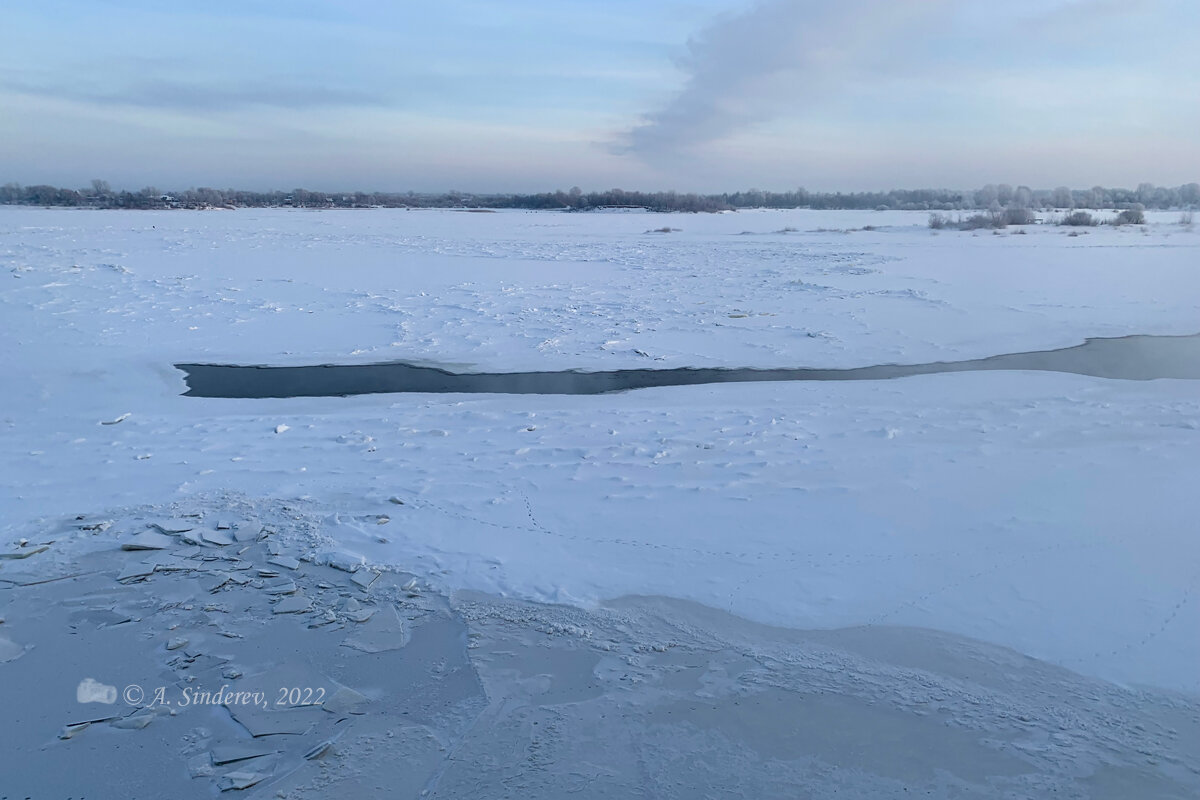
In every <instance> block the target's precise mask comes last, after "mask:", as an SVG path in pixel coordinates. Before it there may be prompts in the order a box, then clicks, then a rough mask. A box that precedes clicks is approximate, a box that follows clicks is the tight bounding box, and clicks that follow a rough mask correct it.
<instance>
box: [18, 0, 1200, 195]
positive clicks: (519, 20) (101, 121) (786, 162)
mask: <svg viewBox="0 0 1200 800" xmlns="http://www.w3.org/2000/svg"><path fill="white" fill-rule="evenodd" d="M1197 32H1200V3H1197V2H1195V0H1004V2H1001V3H996V2H992V0H837V2H831V0H819V1H815V0H602V1H601V0H560V1H559V2H556V3H547V2H545V0H504V2H496V0H440V1H439V2H438V3H436V4H433V3H408V2H404V3H400V2H394V1H387V0H289V2H287V3H280V2H269V1H268V0H237V1H236V2H228V1H226V0H206V2H203V3H186V4H185V3H172V2H162V1H161V0H158V2H149V0H7V1H6V3H5V10H4V24H3V25H2V26H0V43H2V46H0V183H4V182H9V181H15V182H18V183H23V184H34V183H49V184H53V185H60V186H68V187H81V186H85V185H87V184H88V183H89V182H90V180H91V179H93V178H100V179H104V180H108V181H109V182H110V183H111V184H112V185H113V186H114V187H117V188H128V189H139V188H142V187H144V186H156V187H158V188H160V189H163V190H170V189H175V190H178V189H184V188H188V187H194V186H212V187H218V188H226V187H236V188H245V189H291V188H297V187H307V188H314V189H325V190H330V191H337V190H364V191H409V190H414V191H446V190H451V189H455V190H461V191H478V192H525V191H543V190H553V189H560V188H561V189H566V188H569V187H571V186H575V185H578V186H580V187H582V188H583V189H584V190H602V189H610V188H615V187H620V188H624V189H640V190H660V189H676V190H680V191H701V192H715V191H733V190H737V189H746V188H751V187H754V188H762V189H774V190H782V189H794V188H796V187H799V186H803V187H805V188H808V189H810V190H825V191H830V190H843V191H858V190H876V189H889V188H920V187H938V188H942V187H944V188H963V189H965V188H973V187H977V186H981V185H983V184H986V183H1011V184H1014V185H1015V184H1027V185H1030V186H1033V187H1035V188H1049V187H1053V186H1058V185H1068V186H1072V187H1077V188H1083V187H1090V186H1093V185H1096V184H1100V185H1105V186H1130V187H1132V186H1135V185H1136V184H1138V183H1141V182H1145V181H1148V182H1152V183H1156V184H1158V185H1170V186H1175V185H1179V184H1182V183H1188V182H1192V181H1196V180H1200V147H1197V146H1196V143H1197V131H1200V47H1197V46H1196V43H1195V36H1196V34H1197Z"/></svg>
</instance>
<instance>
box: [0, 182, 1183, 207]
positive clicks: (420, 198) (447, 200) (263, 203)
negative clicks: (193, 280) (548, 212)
mask: <svg viewBox="0 0 1200 800" xmlns="http://www.w3.org/2000/svg"><path fill="white" fill-rule="evenodd" d="M0 204H7V205H34V206H68V207H88V208H214V207H217V208H220V207H249V208H268V207H270V208H274V207H295V208H377V207H383V208H524V209H561V210H567V211H589V210H593V209H601V208H645V209H649V210H651V211H728V210H732V209H738V208H814V209H876V210H899V211H960V210H970V209H988V210H993V211H994V210H997V209H1009V208H1044V209H1051V208H1058V209H1073V208H1111V209H1126V208H1132V207H1133V206H1135V205H1140V206H1141V207H1143V208H1148V209H1189V208H1196V207H1198V206H1200V184H1197V183H1188V184H1185V185H1183V186H1177V187H1175V188H1167V187H1163V186H1154V185H1153V184H1149V183H1143V184H1141V185H1139V186H1138V187H1137V188H1136V189H1108V188H1105V187H1103V186H1093V187H1092V188H1091V189H1068V188H1067V187H1065V186H1060V187H1058V188H1056V189H1030V188H1029V187H1028V186H1017V187H1016V188H1014V187H1012V186H1010V185H1008V184H1003V183H1002V184H998V185H994V184H989V185H987V186H984V187H983V188H982V189H977V190H975V191H966V192H964V191H952V190H949V189H893V190H891V191H888V192H851V193H844V192H810V191H807V190H805V189H796V190H795V191H790V192H766V191H761V190H759V189H748V190H746V191H744V192H733V193H724V194H685V193H681V192H629V191H625V190H623V189H610V190H608V191H604V192H584V191H582V190H581V189H579V188H578V187H574V188H572V189H571V190H569V191H565V192H564V191H557V192H542V193H540V194H471V193H467V192H453V191H452V192H446V193H443V194H419V193H416V192H404V193H400V192H313V191H309V190H307V189H294V190H292V191H290V192H252V191H245V190H241V189H208V188H200V189H187V190H185V191H178V192H160V191H159V190H158V189H156V188H154V187H152V186H151V187H146V188H145V189H141V190H139V191H136V192H129V191H114V190H113V189H112V188H111V187H110V186H109V184H108V182H107V181H102V180H94V181H92V183H91V186H88V187H86V188H83V189H62V188H58V187H55V186H45V185H39V186H21V185H19V184H16V183H8V184H5V185H3V186H0Z"/></svg>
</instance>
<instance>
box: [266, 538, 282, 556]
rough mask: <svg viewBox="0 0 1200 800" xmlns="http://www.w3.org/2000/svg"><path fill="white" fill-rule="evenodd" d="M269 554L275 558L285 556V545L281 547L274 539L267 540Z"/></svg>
mask: <svg viewBox="0 0 1200 800" xmlns="http://www.w3.org/2000/svg"><path fill="white" fill-rule="evenodd" d="M267 552H268V553H270V554H271V555H273V556H281V555H283V545H281V544H280V543H279V542H277V541H275V540H274V539H268V540H267Z"/></svg>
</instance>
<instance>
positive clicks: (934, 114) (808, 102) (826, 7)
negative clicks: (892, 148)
mask: <svg viewBox="0 0 1200 800" xmlns="http://www.w3.org/2000/svg"><path fill="white" fill-rule="evenodd" d="M1197 21H1200V12H1198V8H1197V6H1196V5H1195V4H1194V3H1193V2H1192V0H1186V1H1185V0H1009V1H1008V2H1006V3H1004V4H1001V5H995V4H978V5H975V4H963V3H955V2H953V0H922V2H897V1H896V0H839V2H836V3H831V2H828V0H760V1H759V2H757V3H756V4H755V5H753V6H751V7H750V8H748V9H747V10H746V11H744V12H742V13H740V14H738V15H735V16H729V17H725V18H722V19H719V20H717V21H716V22H715V23H714V24H712V25H710V26H709V27H707V28H706V29H704V30H703V31H701V32H700V33H699V34H697V35H696V36H695V37H694V38H693V39H692V40H691V41H689V42H688V45H687V51H686V54H685V56H684V57H683V58H682V59H681V61H680V68H681V70H682V71H683V74H684V83H683V86H682V88H681V89H680V90H679V91H678V92H677V93H676V94H675V95H674V96H672V97H670V98H669V99H668V100H667V101H666V102H665V103H664V104H663V105H662V106H660V107H659V108H658V109H656V110H654V111H652V112H650V113H648V114H645V115H644V116H643V117H642V118H641V120H640V121H639V122H638V123H637V124H636V125H634V126H633V127H631V128H629V129H627V130H626V131H624V132H623V133H622V134H620V135H619V136H618V137H617V138H616V141H614V142H611V143H610V149H611V150H612V151H613V152H616V153H620V154H629V155H633V156H636V157H638V158H639V159H641V160H643V161H645V162H648V163H661V162H662V161H664V160H672V159H683V158H686V157H687V156H689V155H694V154H695V152H696V151H698V150H703V149H706V147H707V146H709V145H713V144H715V143H717V142H721V141H723V140H726V139H731V138H733V137H734V136H735V135H736V136H739V137H742V138H744V136H745V134H747V133H749V132H751V131H752V130H753V129H755V128H756V127H759V128H766V127H770V126H767V125H765V123H774V122H776V121H779V122H787V123H800V124H805V123H811V124H813V125H815V126H818V127H824V128H829V123H830V122H834V123H835V124H837V123H840V124H841V125H842V127H843V128H846V126H855V125H858V126H861V125H868V126H871V127H879V128H883V129H888V130H891V129H896V130H899V129H902V128H905V127H911V126H912V124H914V123H919V124H920V125H921V126H922V127H924V128H925V129H927V130H929V131H930V132H932V133H940V134H948V133H949V132H950V131H956V132H958V133H960V134H965V133H966V132H968V131H974V132H978V131H981V130H987V131H991V132H993V133H995V134H997V135H999V134H1000V132H1001V131H1006V132H1008V133H1009V134H1010V135H1016V136H1018V137H1019V136H1022V135H1025V133H1026V132H1027V130H1026V129H1027V126H1028V124H1029V122H1030V121H1029V120H1027V119H1024V118H1022V116H1021V115H1022V114H1023V113H1027V112H1028V111H1029V110H1030V105H1031V103H1030V101H1031V100H1036V99H1037V98H1038V97H1040V96H1043V95H1046V94H1047V93H1050V94H1052V95H1053V94H1054V93H1057V95H1058V96H1059V97H1060V98H1061V100H1062V108H1061V109H1060V110H1056V109H1054V108H1051V107H1045V105H1044V104H1043V105H1041V106H1038V107H1037V111H1038V113H1040V114H1042V115H1043V116H1042V117H1041V119H1039V120H1038V125H1039V126H1041V128H1042V129H1043V130H1046V129H1050V130H1054V129H1058V130H1062V129H1066V128H1069V127H1070V126H1071V125H1072V124H1074V125H1076V127H1078V125H1079V124H1080V123H1085V122H1086V123H1094V122H1095V121H1096V120H1098V119H1102V118H1103V119H1108V118H1111V116H1112V110H1113V108H1114V106H1116V107H1122V106H1123V107H1125V108H1126V109H1127V111H1128V112H1129V114H1136V115H1139V116H1140V117H1141V118H1143V119H1144V120H1145V122H1146V123H1147V124H1161V125H1168V126H1169V125H1170V122H1171V119H1172V118H1180V117H1181V113H1182V110H1183V109H1182V107H1181V105H1180V104H1179V103H1176V102H1173V101H1172V100H1171V99H1170V98H1171V97H1173V96H1174V95H1175V94H1178V93H1177V92H1173V91H1167V87H1170V86H1172V85H1183V86H1186V87H1188V89H1189V90H1190V89H1191V88H1193V87H1194V85H1195V83H1196V81H1195V80H1194V79H1192V78H1190V77H1187V75H1188V73H1189V72H1191V70H1187V69H1183V68H1182V67H1180V66H1179V65H1181V64H1183V63H1186V64H1188V65H1190V66H1191V65H1195V64H1196V63H1197V61H1198V59H1197V56H1196V52H1197V51H1196V50H1195V48H1194V43H1193V42H1192V41H1191V39H1190V38H1189V36H1190V32H1191V31H1193V30H1195V23H1196V22H1197ZM1171 63H1173V64H1175V65H1176V67H1175V68H1173V69H1172V68H1169V67H1168V66H1166V65H1168V64H1171ZM1168 76H1172V77H1170V79H1168ZM1014 86H1016V87H1018V90H1017V91H1014V89H1013V87H1014ZM1034 105H1037V104H1036V103H1035V104H1034ZM1081 106H1085V107H1081ZM776 127H777V126H776ZM793 127H794V126H793Z"/></svg>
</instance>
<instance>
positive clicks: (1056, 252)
mask: <svg viewBox="0 0 1200 800" xmlns="http://www.w3.org/2000/svg"><path fill="white" fill-rule="evenodd" d="M1176 216H1177V215H1157V216H1156V215H1151V219H1152V222H1153V223H1154V224H1152V225H1151V226H1148V227H1147V228H1145V229H1142V228H1136V227H1129V228H1122V229H1112V228H1105V229H1092V230H1088V231H1086V232H1085V233H1083V234H1082V235H1075V236H1072V235H1070V233H1071V232H1068V231H1066V230H1064V229H1060V228H1055V227H1049V226H1046V227H1035V228H1031V229H1029V233H1028V234H1026V235H1015V234H1012V233H1005V234H1001V235H992V234H990V233H980V234H975V235H973V234H970V233H962V232H942V233H935V232H932V231H930V230H928V229H927V228H926V227H925V218H926V215H924V214H907V213H900V212H807V211H788V212H765V211H764V212H738V213H735V214H722V215H648V214H639V213H628V214H562V213H546V212H538V213H534V212H503V213H496V214H467V213H459V212H454V211H448V210H447V211H390V210H370V211H355V212H346V211H337V212H306V211H291V210H287V211H285V210H262V211H255V210H239V211H209V212H184V211H170V212H128V213H127V212H96V211H85V210H44V209H26V208H0V264H2V265H3V269H4V272H5V273H7V275H0V280H3V281H4V286H3V289H2V291H0V320H2V323H0V351H2V352H4V354H5V359H4V362H3V369H4V377H3V382H4V383H3V385H4V390H5V391H4V394H3V400H2V401H0V431H3V440H4V443H5V446H4V448H3V450H2V451H0V483H2V484H3V486H2V487H0V507H2V508H3V509H4V513H3V518H2V519H0V536H2V537H3V541H4V542H7V541H8V540H10V539H16V538H18V537H20V536H28V535H29V532H30V531H31V530H36V529H37V527H38V526H39V525H41V524H45V523H43V522H39V520H51V519H59V518H61V517H62V516H63V515H64V514H69V513H75V512H84V511H88V512H90V511H93V510H95V509H101V508H107V507H118V506H132V505H137V504H144V503H161V502H170V501H172V500H176V499H179V498H186V497H189V496H197V497H198V496H207V495H211V494H214V493H220V492H223V491H227V490H233V491H236V492H240V493H242V494H244V495H246V496H249V497H264V498H265V497H272V498H287V497H305V498H309V499H311V500H312V501H314V502H316V503H318V504H319V505H321V506H322V507H324V508H326V509H328V515H327V518H326V530H325V532H326V533H327V534H328V535H329V536H330V537H332V538H336V539H339V540H341V541H342V542H343V543H344V544H345V545H347V546H350V547H353V548H356V549H358V550H359V551H360V552H362V553H363V554H364V555H366V556H367V557H368V558H369V559H370V560H372V561H375V562H378V563H381V564H395V565H400V566H403V567H404V568H406V569H408V570H410V571H413V572H418V573H421V574H423V575H424V576H426V578H427V579H428V580H429V581H430V582H431V583H432V584H433V585H434V586H436V587H438V588H440V589H443V590H456V589H476V590H481V591H489V592H499V593H505V594H510V595H514V596H518V597H522V598H526V599H533V600H551V601H559V602H571V603H578V604H582V605H593V604H595V603H597V602H598V601H601V600H604V599H607V598H614V597H619V596H622V595H629V594H658V595H667V596H673V597H679V598H683V599H687V600H692V601H696V602H700V603H703V604H706V605H709V606H713V607H716V608H719V609H721V610H724V611H729V612H733V613H735V614H738V615H742V616H746V617H749V618H752V619H755V620H758V621H762V622H767V623H772V624H781V625H787V626H793V627H808V628H811V627H841V626H849V625H863V624H876V625H907V626H920V627H926V628H932V629H937V630H943V631H948V632H952V633H957V634H963V635H967V636H972V637H976V638H979V639H983V640H986V641H989V642H993V643H997V644H1001V645H1005V646H1009V647H1013V648H1015V649H1017V650H1020V651H1022V652H1024V653H1026V654H1029V655H1033V656H1036V657H1039V658H1043V659H1047V660H1050V661H1052V662H1055V663H1058V664H1061V665H1064V666H1067V667H1069V668H1071V669H1074V670H1077V671H1079V672H1083V673H1086V674H1091V675H1096V676H1099V677H1103V678H1107V679H1110V680H1116V681H1120V682H1126V683H1135V684H1136V683H1142V684H1150V685H1157V686H1161V687H1167V688H1172V689H1179V690H1184V691H1188V692H1192V693H1196V692H1200V673H1197V671H1196V669H1195V665H1196V664H1197V663H1200V603H1198V602H1197V598H1196V596H1195V595H1196V592H1197V590H1198V588H1200V586H1198V582H1200V543H1198V541H1197V535H1196V525H1195V520H1196V519H1197V517H1198V516H1200V514H1198V512H1200V498H1198V497H1197V492H1196V491H1195V478H1196V476H1197V474H1198V472H1197V465H1198V453H1200V450H1198V449H1197V445H1200V393H1198V392H1197V386H1196V385H1195V383H1193V382H1188V381H1172V380H1158V381H1150V382H1144V383H1140V382H1139V383H1135V382H1122V381H1110V380H1104V379H1094V378H1086V377H1081V376H1074V375H1057V374H1047V373H1018V372H999V373H959V374H945V375H930V376H923V377H916V378H908V379H903V380H897V381H889V382H859V383H817V384H809V383H790V384H783V383H781V384H739V385H723V386H696V387H680V388H670V389H658V390H642V391H637V392H630V393H625V394H620V395H612V396H598V397H562V396H556V397H530V396H479V395H475V396H464V395H437V396H434V395H377V396H364V397H354V398H306V399H292V400H221V399H201V398H184V397H180V396H179V394H180V393H181V392H182V391H184V388H185V387H184V385H183V380H182V373H180V372H178V371H177V370H175V369H174V368H173V367H172V366H171V365H172V364H173V363H176V362H184V361H186V362H236V363H268V364H312V363H322V362H337V363H367V362H375V361H387V360H413V361H419V362H423V363H435V364H442V365H453V366H455V367H459V368H476V369H482V370H502V369H568V368H588V369H614V368H623V367H680V366H760V367H765V366H796V367H800V366H807V367H849V366H863V365H869V364H876V363H887V362H924V361H933V360H951V359H963V358H976V357H983V356H988V355H994V354H999V353H1006V352H1018V351H1026V350H1035V349H1049V348H1054V347H1063V346H1069V345H1073V344H1078V343H1080V342H1081V341H1082V340H1083V339H1084V338H1086V337H1089V336H1120V335H1125V334H1137V333H1144V334H1190V333H1196V332H1197V330H1198V329H1200V324H1197V320H1198V319H1200V315H1198V314H1197V308H1198V305H1200V269H1198V268H1197V264H1200V259H1198V258H1197V255H1198V247H1200V233H1196V232H1193V231H1189V230H1186V229H1184V228H1182V227H1180V226H1177V225H1175V224H1172V223H1173V221H1174V218H1175V217H1176ZM664 225H669V226H671V227H673V228H679V229H680V230H679V231H677V232H672V233H648V232H647V231H650V230H652V229H655V228H660V227H662V226H664ZM864 225H870V226H875V227H877V230H873V231H863V230H850V229H861V228H862V227H863V226H864ZM788 228H794V229H796V230H794V231H786V229H788ZM819 229H820V230H819ZM785 231H786V232H785ZM124 414H128V415H129V416H128V417H126V418H124V419H121V417H122V415H124ZM118 420H119V421H118ZM104 423H111V424H104ZM392 497H394V498H396V499H397V500H402V501H403V505H398V504H396V503H394V502H391V501H390V500H389V498H392ZM383 513H386V514H388V515H390V517H391V519H392V522H391V523H390V524H388V525H387V526H383V527H381V526H378V525H377V524H376V523H375V521H374V520H375V517H374V515H378V514H383ZM380 539H386V541H380Z"/></svg>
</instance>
